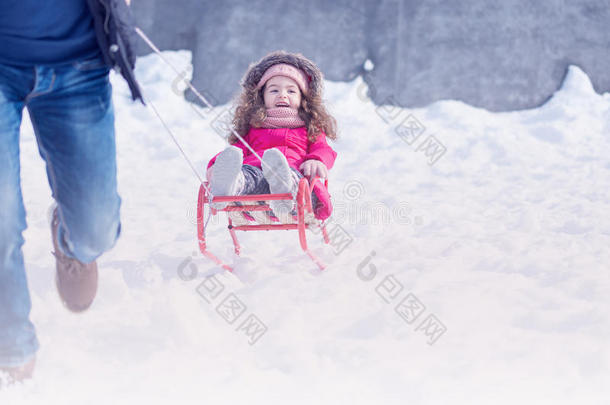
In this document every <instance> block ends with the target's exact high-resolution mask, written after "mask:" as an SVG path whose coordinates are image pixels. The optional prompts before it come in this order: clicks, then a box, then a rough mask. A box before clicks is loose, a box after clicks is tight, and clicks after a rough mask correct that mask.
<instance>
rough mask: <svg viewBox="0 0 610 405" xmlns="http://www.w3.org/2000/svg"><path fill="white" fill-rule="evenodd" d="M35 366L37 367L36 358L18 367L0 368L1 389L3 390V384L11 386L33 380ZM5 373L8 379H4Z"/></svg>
mask: <svg viewBox="0 0 610 405" xmlns="http://www.w3.org/2000/svg"><path fill="white" fill-rule="evenodd" d="M34 365H36V357H34V358H33V359H32V360H30V361H28V362H27V363H25V364H24V365H21V366H18V367H0V388H2V383H3V382H5V383H6V384H7V385H11V384H14V383H16V382H19V381H23V380H27V379H29V378H32V374H33V373H34ZM3 373H5V374H7V375H8V378H6V377H5V378H3V375H2V374H3Z"/></svg>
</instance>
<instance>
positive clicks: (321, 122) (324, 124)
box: [228, 85, 337, 144]
mask: <svg viewBox="0 0 610 405" xmlns="http://www.w3.org/2000/svg"><path fill="white" fill-rule="evenodd" d="M265 87H266V85H265V86H263V87H262V88H261V89H250V88H245V89H244V91H243V92H242V93H241V94H240V96H239V98H238V99H237V101H236V104H237V107H236V108H235V115H234V116H233V129H234V130H235V132H237V133H238V134H239V135H240V136H242V137H243V136H245V135H246V134H247V133H248V131H250V128H260V127H261V126H262V124H263V121H264V120H265V118H267V110H266V108H265V102H264V98H263V92H264V91H265ZM299 117H301V119H302V120H303V121H305V126H306V127H307V139H308V140H309V142H315V140H316V139H317V137H318V135H319V133H320V132H324V133H325V134H326V137H327V138H330V139H332V140H336V139H337V120H335V118H334V117H333V116H332V115H330V114H329V113H328V111H327V110H326V107H324V103H323V102H322V97H320V96H319V95H315V96H312V95H309V94H303V92H301V105H300V106H299ZM228 140H229V143H230V144H234V143H236V142H237V141H238V139H237V137H236V136H235V134H234V133H231V135H229V138H228Z"/></svg>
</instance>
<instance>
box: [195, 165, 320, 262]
mask: <svg viewBox="0 0 610 405" xmlns="http://www.w3.org/2000/svg"><path fill="white" fill-rule="evenodd" d="M316 182H320V183H321V180H320V178H319V177H315V178H314V179H313V180H311V182H309V181H308V180H307V179H306V178H301V180H300V181H299V187H298V192H297V195H296V215H293V214H287V215H285V216H282V217H281V218H278V217H277V216H275V215H274V213H273V212H272V211H271V208H269V202H270V201H272V200H292V199H293V196H292V194H290V193H285V194H253V195H240V196H213V198H212V200H211V201H210V198H209V197H210V195H209V193H208V190H209V187H208V182H204V184H202V185H201V186H200V187H199V197H198V199H197V235H198V239H199V250H200V251H201V253H202V254H203V255H204V256H206V257H207V258H209V259H211V260H213V261H214V262H215V263H216V264H218V265H220V266H221V267H222V268H224V269H226V270H228V271H231V272H232V271H233V268H232V267H231V266H229V265H227V264H226V263H224V262H223V261H222V260H220V259H219V258H218V257H216V256H215V255H214V254H213V253H212V252H210V251H209V250H208V248H207V242H206V237H205V232H206V226H207V221H208V220H209V219H210V218H211V216H214V215H218V214H219V212H221V211H224V212H226V213H227V219H228V227H227V228H228V229H229V233H230V234H231V239H232V240H233V246H234V250H235V254H236V255H238V256H239V254H240V250H241V246H240V245H239V241H238V240H237V234H236V231H281V230H297V231H298V234H299V243H300V245H301V248H302V249H303V251H304V252H305V253H306V254H307V255H308V256H309V257H310V258H311V260H313V262H314V263H315V264H316V265H317V266H318V267H319V268H320V270H324V268H325V267H326V266H325V265H324V263H323V262H322V261H321V260H320V259H319V258H318V257H317V256H316V255H314V254H313V253H312V252H311V250H309V248H308V246H307V235H306V230H308V229H309V230H311V231H321V233H322V237H323V240H324V243H327V244H328V243H329V238H328V233H327V231H326V224H325V223H324V222H323V221H320V220H319V219H317V218H316V217H315V216H314V213H313V208H312V204H311V191H312V190H313V187H314V185H315V184H316ZM324 185H325V186H326V187H328V180H325V181H324ZM211 202H228V203H229V205H227V206H226V207H225V208H223V209H214V208H212V207H211V206H210V203H211ZM206 205H208V217H207V219H206V217H205V211H206V210H205V206H206Z"/></svg>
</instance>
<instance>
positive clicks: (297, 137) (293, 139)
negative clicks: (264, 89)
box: [208, 127, 337, 220]
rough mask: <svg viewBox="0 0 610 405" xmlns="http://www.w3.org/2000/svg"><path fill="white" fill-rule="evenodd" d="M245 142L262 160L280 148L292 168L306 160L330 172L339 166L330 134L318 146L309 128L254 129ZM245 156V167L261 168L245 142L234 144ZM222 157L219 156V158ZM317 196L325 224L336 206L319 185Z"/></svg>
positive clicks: (320, 216) (316, 190)
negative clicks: (313, 160)
mask: <svg viewBox="0 0 610 405" xmlns="http://www.w3.org/2000/svg"><path fill="white" fill-rule="evenodd" d="M244 140H245V141H246V142H248V143H249V144H250V146H251V147H252V149H254V150H255V151H256V153H257V154H258V155H259V156H261V157H262V156H263V153H264V152H265V151H266V150H267V149H271V148H277V149H279V150H280V152H282V153H283V154H284V156H286V160H287V161H288V164H289V165H290V167H292V168H294V169H296V170H299V166H300V165H301V163H303V162H304V161H306V160H309V159H316V160H319V161H320V162H322V163H324V164H325V165H326V167H327V168H328V169H329V170H330V169H331V168H332V167H333V164H334V163H335V158H336V157H337V152H335V151H334V150H332V149H331V147H330V146H328V143H326V134H324V133H321V134H320V135H319V136H318V138H317V139H316V141H315V142H309V141H308V140H307V128H305V127H299V128H252V129H250V131H249V132H248V133H247V134H246V136H245V137H244ZM233 146H237V147H238V148H240V149H241V150H243V152H244V164H245V165H252V166H256V167H261V162H260V161H259V160H258V158H257V157H256V156H254V155H253V154H252V152H250V150H249V149H248V148H247V147H246V146H244V144H242V142H241V141H238V142H237V143H235V144H233ZM216 156H218V155H216ZM216 156H214V157H213V158H212V159H211V160H210V162H209V163H208V168H210V167H211V166H212V165H213V164H214V162H215V161H216ZM313 192H314V193H315V194H316V196H317V197H318V200H319V201H320V205H319V207H318V209H317V210H316V211H315V216H316V218H318V219H321V220H324V219H326V218H328V217H329V216H330V214H331V213H332V203H331V201H330V194H329V193H328V190H327V189H326V187H324V186H322V185H319V184H318V185H316V186H315V187H314V189H313Z"/></svg>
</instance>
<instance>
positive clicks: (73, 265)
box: [51, 207, 97, 312]
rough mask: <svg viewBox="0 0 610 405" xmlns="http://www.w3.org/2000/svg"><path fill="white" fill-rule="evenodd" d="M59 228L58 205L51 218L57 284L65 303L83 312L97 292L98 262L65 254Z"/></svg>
mask: <svg viewBox="0 0 610 405" xmlns="http://www.w3.org/2000/svg"><path fill="white" fill-rule="evenodd" d="M58 228H59V216H58V214H57V207H56V208H55V209H54V210H53V216H52V219H51V232H52V234H53V247H54V249H55V252H53V255H54V256H55V260H56V269H57V273H56V276H55V284H56V285H57V292H59V296H60V297H61V300H62V301H63V303H64V305H65V306H66V307H67V308H68V309H69V310H70V311H72V312H82V311H85V310H86V309H88V308H89V307H90V306H91V303H92V302H93V299H94V298H95V294H96V292H97V263H96V262H95V261H93V262H91V263H86V264H85V263H82V262H80V261H78V260H77V259H73V258H71V257H68V256H66V255H65V254H63V253H62V251H61V249H59V244H58V241H57V229H58Z"/></svg>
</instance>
